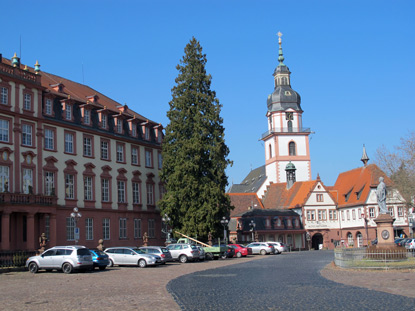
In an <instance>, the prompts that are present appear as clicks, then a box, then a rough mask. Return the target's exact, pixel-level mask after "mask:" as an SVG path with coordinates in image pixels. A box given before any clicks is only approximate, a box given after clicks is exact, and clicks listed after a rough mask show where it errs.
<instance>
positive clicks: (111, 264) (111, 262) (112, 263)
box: [108, 259, 114, 267]
mask: <svg viewBox="0 0 415 311" xmlns="http://www.w3.org/2000/svg"><path fill="white" fill-rule="evenodd" d="M108 267H114V262H113V261H112V259H110V263H109V264H108Z"/></svg>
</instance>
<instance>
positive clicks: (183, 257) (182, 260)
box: [179, 255, 188, 263]
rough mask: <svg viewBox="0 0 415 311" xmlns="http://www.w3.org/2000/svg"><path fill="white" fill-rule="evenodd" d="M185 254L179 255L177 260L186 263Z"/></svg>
mask: <svg viewBox="0 0 415 311" xmlns="http://www.w3.org/2000/svg"><path fill="white" fill-rule="evenodd" d="M187 260H188V259H187V256H186V255H181V256H180V257H179V261H180V262H181V263H186V262H187Z"/></svg>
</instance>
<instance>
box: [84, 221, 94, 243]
mask: <svg viewBox="0 0 415 311" xmlns="http://www.w3.org/2000/svg"><path fill="white" fill-rule="evenodd" d="M85 236H86V239H87V240H93V239H94V219H93V218H86V219H85Z"/></svg>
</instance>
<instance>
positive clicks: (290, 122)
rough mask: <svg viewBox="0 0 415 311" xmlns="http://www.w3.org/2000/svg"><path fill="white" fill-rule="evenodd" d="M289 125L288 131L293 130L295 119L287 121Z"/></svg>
mask: <svg viewBox="0 0 415 311" xmlns="http://www.w3.org/2000/svg"><path fill="white" fill-rule="evenodd" d="M287 126H288V132H290V133H291V132H292V131H293V121H291V120H290V121H288V122H287Z"/></svg>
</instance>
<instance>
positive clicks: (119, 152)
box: [117, 143, 125, 162]
mask: <svg viewBox="0 0 415 311" xmlns="http://www.w3.org/2000/svg"><path fill="white" fill-rule="evenodd" d="M117 162H125V160H124V145H122V144H118V143H117Z"/></svg>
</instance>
